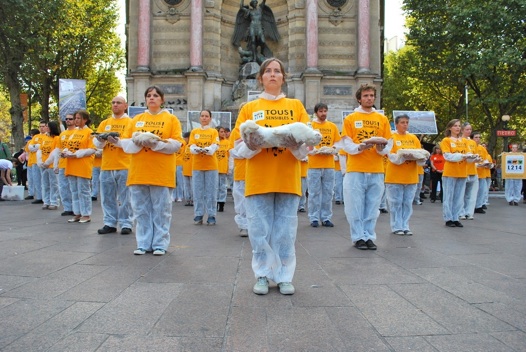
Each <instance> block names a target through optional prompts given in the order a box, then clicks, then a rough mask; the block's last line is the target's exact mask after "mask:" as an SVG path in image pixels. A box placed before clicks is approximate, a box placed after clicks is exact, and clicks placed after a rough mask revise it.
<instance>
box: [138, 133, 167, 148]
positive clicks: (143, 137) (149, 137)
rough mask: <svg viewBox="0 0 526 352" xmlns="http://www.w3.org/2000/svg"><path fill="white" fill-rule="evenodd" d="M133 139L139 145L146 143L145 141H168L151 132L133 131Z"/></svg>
mask: <svg viewBox="0 0 526 352" xmlns="http://www.w3.org/2000/svg"><path fill="white" fill-rule="evenodd" d="M132 141H133V143H135V144H137V145H144V143H145V142H146V143H149V142H155V141H157V142H159V141H161V142H166V141H165V140H163V139H161V137H159V136H158V135H156V134H153V133H151V132H133V134H132Z"/></svg>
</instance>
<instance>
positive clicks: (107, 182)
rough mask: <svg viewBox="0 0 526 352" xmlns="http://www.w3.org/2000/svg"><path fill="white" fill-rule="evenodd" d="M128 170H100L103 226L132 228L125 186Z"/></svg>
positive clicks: (128, 196)
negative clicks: (118, 225)
mask: <svg viewBox="0 0 526 352" xmlns="http://www.w3.org/2000/svg"><path fill="white" fill-rule="evenodd" d="M127 179H128V170H102V171H101V173H100V193H101V206H102V212H103V218H102V219H103V221H104V225H107V226H111V227H117V223H118V224H120V225H121V228H123V227H127V228H129V229H131V228H132V224H133V221H132V208H131V200H130V191H129V188H128V187H127V186H126V180H127Z"/></svg>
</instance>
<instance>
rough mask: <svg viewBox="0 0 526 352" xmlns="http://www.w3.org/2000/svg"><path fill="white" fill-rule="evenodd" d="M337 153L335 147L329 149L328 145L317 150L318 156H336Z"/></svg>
mask: <svg viewBox="0 0 526 352" xmlns="http://www.w3.org/2000/svg"><path fill="white" fill-rule="evenodd" d="M336 153H337V151H336V148H333V147H327V146H326V145H324V146H323V147H320V148H318V149H316V154H321V155H334V154H336Z"/></svg>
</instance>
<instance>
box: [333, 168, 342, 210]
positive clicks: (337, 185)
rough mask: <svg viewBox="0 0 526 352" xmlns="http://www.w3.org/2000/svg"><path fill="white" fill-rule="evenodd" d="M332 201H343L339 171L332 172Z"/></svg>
mask: <svg viewBox="0 0 526 352" xmlns="http://www.w3.org/2000/svg"><path fill="white" fill-rule="evenodd" d="M334 200H335V201H340V202H341V201H342V200H343V175H342V173H341V172H340V171H336V170H335V171H334Z"/></svg>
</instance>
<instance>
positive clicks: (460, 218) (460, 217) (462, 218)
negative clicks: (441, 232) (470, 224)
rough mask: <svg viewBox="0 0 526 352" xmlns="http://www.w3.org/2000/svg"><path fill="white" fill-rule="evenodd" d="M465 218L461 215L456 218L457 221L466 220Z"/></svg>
mask: <svg viewBox="0 0 526 352" xmlns="http://www.w3.org/2000/svg"><path fill="white" fill-rule="evenodd" d="M466 218H467V216H464V215H461V216H459V217H458V219H459V220H466Z"/></svg>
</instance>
